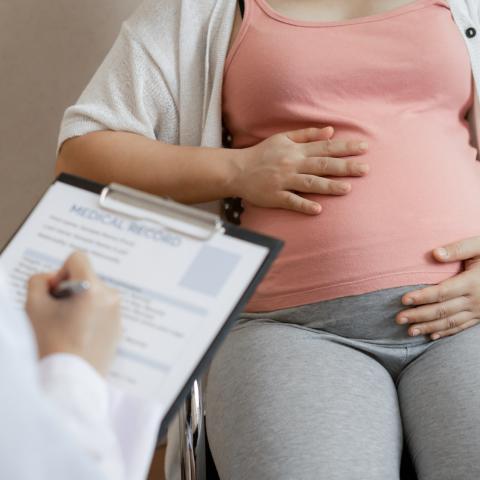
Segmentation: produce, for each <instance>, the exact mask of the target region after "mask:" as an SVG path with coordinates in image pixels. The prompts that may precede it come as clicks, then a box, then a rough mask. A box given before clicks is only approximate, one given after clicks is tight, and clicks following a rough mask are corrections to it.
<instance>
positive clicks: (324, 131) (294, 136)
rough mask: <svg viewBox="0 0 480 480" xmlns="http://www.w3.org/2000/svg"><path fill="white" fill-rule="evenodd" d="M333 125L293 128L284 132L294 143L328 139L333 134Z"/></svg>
mask: <svg viewBox="0 0 480 480" xmlns="http://www.w3.org/2000/svg"><path fill="white" fill-rule="evenodd" d="M333 133H334V129H333V127H325V128H315V127H312V128H303V129H301V130H293V131H291V132H286V134H285V135H286V136H287V137H288V138H289V139H290V140H291V141H292V142H295V143H308V142H316V141H319V140H328V139H330V138H331V137H332V136H333Z"/></svg>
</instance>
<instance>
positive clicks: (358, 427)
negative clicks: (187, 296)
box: [206, 321, 402, 480]
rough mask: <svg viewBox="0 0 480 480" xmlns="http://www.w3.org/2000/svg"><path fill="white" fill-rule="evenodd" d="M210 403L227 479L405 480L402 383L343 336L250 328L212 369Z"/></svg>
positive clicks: (212, 438) (216, 451)
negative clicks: (400, 403)
mask: <svg viewBox="0 0 480 480" xmlns="http://www.w3.org/2000/svg"><path fill="white" fill-rule="evenodd" d="M206 402H207V403H206V409H207V432H208V438H209V442H210V446H211V449H212V453H213V457H214V460H215V463H216V465H217V468H218V471H219V474H220V477H221V478H222V479H229V480H236V479H248V480H255V479H262V480H268V479H275V480H282V479H289V480H290V479H292V478H301V479H302V480H308V479H316V480H317V479H322V478H328V479H329V480H336V479H338V480H340V479H341V480H347V479H349V480H350V479H352V478H362V479H363V478H368V479H370V480H376V479H378V480H385V479H387V478H388V479H389V480H395V479H398V477H399V473H398V472H399V464H400V453H401V446H402V431H401V421H400V414H399V407H398V401H397V394H396V389H395V386H394V384H393V381H392V379H391V377H390V375H389V374H388V373H387V371H386V370H385V369H384V368H383V367H382V366H381V365H380V364H379V363H378V362H377V361H376V360H374V359H373V358H371V357H369V356H368V355H366V354H364V353H361V352H359V351H357V350H355V349H353V348H351V347H348V346H345V345H342V344H341V342H337V341H336V337H335V336H334V335H329V334H323V333H319V332H315V331H312V330H309V329H305V328H301V327H298V326H293V325H285V324H278V323H277V324H274V323H266V322H265V323H263V322H258V321H252V322H249V323H247V324H243V325H242V326H241V327H239V328H237V329H236V330H234V331H233V332H232V333H231V334H230V335H229V337H228V338H227V340H226V342H225V343H224V344H223V346H222V348H221V349H220V351H219V353H218V354H217V355H216V357H215V359H214V361H213V362H212V366H211V369H210V372H209V377H208V386H207V399H206Z"/></svg>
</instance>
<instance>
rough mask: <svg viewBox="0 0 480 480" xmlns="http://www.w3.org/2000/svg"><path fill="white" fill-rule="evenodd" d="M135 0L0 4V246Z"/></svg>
mask: <svg viewBox="0 0 480 480" xmlns="http://www.w3.org/2000/svg"><path fill="white" fill-rule="evenodd" d="M138 3H140V1H139V0H0V248H1V246H2V245H3V244H4V243H5V242H6V241H7V239H8V238H9V237H10V235H11V234H12V233H13V232H14V231H15V229H16V228H17V227H18V225H19V224H20V222H21V221H22V219H23V218H24V216H25V215H26V214H27V213H28V212H29V211H30V209H31V208H32V206H33V205H34V203H35V202H36V200H38V198H39V196H40V195H41V193H42V192H43V191H44V190H45V188H46V187H47V186H48V184H49V183H50V182H51V181H52V179H53V176H54V172H53V170H54V165H55V147H56V141H57V134H58V128H59V124H60V120H61V118H62V114H63V111H64V110H65V108H66V107H67V106H68V105H70V104H72V103H74V102H75V100H76V98H77V97H78V96H79V95H80V93H81V91H82V90H83V88H84V86H85V85H86V83H87V82H88V80H89V79H90V77H91V76H92V74H93V73H94V71H95V70H96V67H97V66H98V65H99V63H100V62H101V60H102V58H103V57H104V56H105V54H106V52H107V51H108V49H109V47H110V46H111V45H112V43H113V41H114V39H115V37H116V35H117V32H118V30H119V28H120V23H121V21H122V20H123V19H124V18H126V17H127V16H128V15H129V14H130V13H131V12H132V11H133V9H134V8H135V6H136V5H137V4H138Z"/></svg>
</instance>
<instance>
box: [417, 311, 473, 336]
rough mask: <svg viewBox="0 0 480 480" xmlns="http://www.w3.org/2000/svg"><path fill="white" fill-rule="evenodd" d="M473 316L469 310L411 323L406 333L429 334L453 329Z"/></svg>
mask: <svg viewBox="0 0 480 480" xmlns="http://www.w3.org/2000/svg"><path fill="white" fill-rule="evenodd" d="M473 316H474V315H473V314H472V313H471V312H458V313H456V314H455V315H452V316H451V317H447V318H442V319H441V320H434V321H432V322H426V323H419V324H416V325H413V326H412V327H410V328H409V329H408V334H409V335H411V336H413V337H415V336H417V335H429V334H431V333H434V332H439V331H444V330H449V329H455V328H458V327H460V325H462V324H463V323H465V322H468V321H470V320H471V319H472V317H473Z"/></svg>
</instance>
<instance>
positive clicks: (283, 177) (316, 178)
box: [231, 127, 369, 215]
mask: <svg viewBox="0 0 480 480" xmlns="http://www.w3.org/2000/svg"><path fill="white" fill-rule="evenodd" d="M333 134H334V130H333V128H332V127H326V128H322V129H320V128H306V129H303V130H295V131H292V132H287V133H279V134H276V135H273V136H271V137H269V138H267V139H266V140H264V141H263V142H260V143H258V144H257V145H254V146H253V147H248V148H244V149H238V150H237V151H236V152H237V155H238V156H237V157H236V158H235V159H234V171H235V174H234V175H233V176H232V180H231V191H232V192H234V195H233V196H236V197H241V198H243V199H245V200H247V201H248V202H250V203H252V204H253V205H256V206H258V207H269V208H283V209H287V210H293V211H296V212H300V213H304V214H308V215H316V214H319V213H320V212H321V210H322V207H321V205H320V204H318V203H317V202H314V201H311V200H308V199H306V198H303V197H302V196H301V195H300V194H302V193H314V194H321V195H346V194H347V193H349V192H350V191H351V184H350V183H349V182H346V181H344V180H336V179H331V178H325V177H326V176H333V177H361V176H363V175H365V174H366V173H367V172H368V170H369V167H368V165H367V164H366V163H364V162H360V161H358V160H354V159H352V158H340V157H352V156H358V155H361V154H363V153H365V152H366V151H367V149H368V145H367V144H366V143H365V142H362V141H358V140H350V141H344V140H332V136H333Z"/></svg>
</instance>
